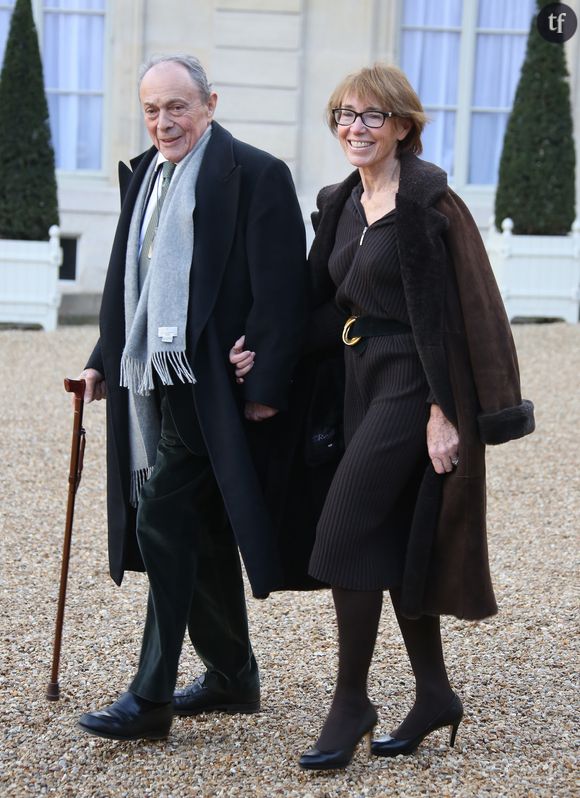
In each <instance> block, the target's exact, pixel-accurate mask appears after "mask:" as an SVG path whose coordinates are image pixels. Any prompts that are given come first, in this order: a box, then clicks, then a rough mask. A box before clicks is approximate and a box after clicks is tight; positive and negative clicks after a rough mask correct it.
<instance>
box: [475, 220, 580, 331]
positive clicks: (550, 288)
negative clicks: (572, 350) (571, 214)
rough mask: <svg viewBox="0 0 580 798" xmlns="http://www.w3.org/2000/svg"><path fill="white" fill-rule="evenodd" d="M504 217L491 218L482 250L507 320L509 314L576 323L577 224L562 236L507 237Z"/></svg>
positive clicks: (579, 299) (579, 288) (579, 297)
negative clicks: (499, 227) (499, 222)
mask: <svg viewBox="0 0 580 798" xmlns="http://www.w3.org/2000/svg"><path fill="white" fill-rule="evenodd" d="M512 229H513V222H512V220H511V219H504V220H503V222H502V232H501V233H498V232H497V231H496V229H495V224H494V223H493V221H492V222H491V223H490V232H489V235H488V237H487V241H486V248H487V253H488V255H489V259H490V261H491V265H492V268H493V271H494V274H495V278H496V280H497V282H498V285H499V290H500V292H501V295H502V298H503V301H504V305H505V308H506V311H507V314H508V317H509V319H510V321H512V320H513V319H515V318H546V319H563V320H564V321H567V322H571V323H572V324H576V323H577V322H578V320H579V316H578V309H579V304H580V222H579V221H578V220H577V221H575V222H574V224H573V225H572V232H570V233H568V235H565V236H520V235H513V233H512Z"/></svg>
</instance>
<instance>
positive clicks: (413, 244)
mask: <svg viewBox="0 0 580 798" xmlns="http://www.w3.org/2000/svg"><path fill="white" fill-rule="evenodd" d="M359 180H360V177H359V174H358V172H355V173H353V174H351V175H350V177H348V178H347V179H346V180H345V181H344V182H343V183H340V184H338V185H335V186H330V187H327V188H325V189H323V190H322V191H321V192H320V194H319V198H318V208H319V211H318V213H316V214H314V215H313V222H314V224H315V227H316V237H315V241H314V243H313V246H312V250H311V253H310V264H311V269H312V277H313V281H314V292H315V299H316V305H317V306H318V308H319V311H320V313H319V314H318V318H319V320H320V319H323V320H324V321H323V322H320V321H319V327H320V331H319V332H320V333H321V337H320V341H319V343H320V344H321V345H322V346H324V344H325V343H329V342H330V341H329V335H331V336H332V338H334V340H339V335H340V329H341V327H342V324H343V323H344V317H343V316H342V315H341V313H340V311H339V310H338V308H336V305H335V304H334V293H335V287H334V285H333V284H332V282H331V280H330V277H329V274H328V258H329V255H330V253H331V251H332V247H333V244H334V238H335V233H336V227H337V224H338V219H339V217H340V213H341V211H342V208H343V206H344V203H345V202H346V199H347V197H348V196H349V194H350V192H351V191H352V189H353V187H354V186H355V185H356V183H357V182H358V181H359ZM396 208H397V215H396V226H397V236H398V246H399V254H400V262H401V275H402V279H403V285H404V290H405V295H406V299H407V306H408V311H409V317H410V320H411V325H412V328H413V334H414V336H415V341H416V345H417V350H418V353H419V356H420V358H421V361H422V363H423V367H424V369H425V374H426V375H427V379H428V381H429V385H430V387H431V391H432V394H433V395H434V396H435V401H436V402H437V403H438V404H439V405H440V406H441V408H442V410H443V412H444V413H445V415H446V416H447V417H448V418H449V419H450V420H451V421H452V422H453V423H454V424H455V425H456V426H457V429H458V432H459V441H460V443H459V465H458V467H457V468H456V469H455V470H454V471H453V473H451V474H448V475H445V476H439V475H437V474H436V473H435V471H434V470H433V468H432V466H431V465H429V466H428V468H427V470H426V472H425V475H424V478H423V483H422V486H421V489H420V492H419V497H418V500H417V504H416V507H415V513H414V520H413V524H412V528H411V532H410V538H409V545H408V550H407V560H406V566H405V574H404V578H403V586H402V595H403V610H404V612H405V614H406V615H408V616H409V617H417V616H419V615H421V614H430V615H440V614H451V615H455V616H457V617H458V618H467V619H478V618H484V617H486V616H488V615H492V614H494V613H495V612H496V611H497V605H496V601H495V597H494V594H493V588H492V584H491V577H490V571H489V562H488V551H487V535H486V523H485V445H486V444H498V443H504V442H506V441H509V440H512V439H514V438H520V437H522V436H523V435H527V434H528V433H530V432H532V431H533V429H534V416H533V405H532V404H531V402H528V401H525V400H524V401H522V397H521V393H520V379H519V370H518V362H517V356H516V351H515V347H514V342H513V338H512V334H511V330H510V325H509V321H508V319H507V316H506V314H505V311H504V307H503V302H502V299H501V296H500V294H499V291H498V288H497V285H496V282H495V279H494V276H493V273H492V270H491V267H490V264H489V260H488V258H487V254H486V251H485V248H484V245H483V242H482V240H481V236H480V234H479V231H478V229H477V226H476V224H475V222H474V220H473V218H472V217H471V214H470V213H469V211H468V210H467V208H466V206H465V205H464V203H463V202H462V200H461V199H460V198H459V197H458V196H457V195H456V194H455V193H454V192H453V191H452V190H451V189H449V188H448V186H447V178H446V175H445V173H444V172H443V171H442V170H441V169H439V168H438V167H437V166H434V165H433V164H430V163H427V162H425V161H422V160H420V159H419V158H417V157H415V156H414V155H410V154H405V155H402V156H401V173H400V182H399V192H398V195H397V201H396ZM313 326H314V328H315V329H316V327H317V323H316V322H315V323H314V324H313ZM322 331H324V332H323V334H322ZM325 336H326V341H325V340H323V339H324V337H325ZM335 336H336V337H335Z"/></svg>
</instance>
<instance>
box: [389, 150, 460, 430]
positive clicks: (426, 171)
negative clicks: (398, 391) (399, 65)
mask: <svg viewBox="0 0 580 798" xmlns="http://www.w3.org/2000/svg"><path fill="white" fill-rule="evenodd" d="M446 190H447V178H446V175H445V172H443V170H441V169H439V167H437V166H434V165H433V164H430V163H427V162H425V161H421V160H420V159H419V158H417V157H416V156H414V155H410V154H409V155H403V156H401V176H400V182H399V192H398V194H397V214H396V218H395V224H396V228H397V243H398V247H399V259H400V263H401V279H402V281H403V288H404V291H405V299H406V301H407V311H408V313H409V319H410V321H411V327H412V328H413V335H414V337H415V344H416V346H417V352H418V353H419V357H420V358H421V362H422V364H423V368H424V370H425V373H426V375H427V378H428V380H429V384H430V386H431V389H432V390H433V392H434V393H435V396H436V398H437V401H438V402H439V404H441V406H442V407H443V410H444V412H445V414H446V415H447V416H448V418H450V419H455V416H456V413H455V403H454V401H453V396H452V393H451V387H450V385H449V380H448V379H447V373H448V368H447V363H446V355H445V345H444V331H445V330H444V327H445V297H446V279H447V268H448V257H447V251H446V249H445V243H444V234H445V230H446V229H447V226H448V220H447V218H446V217H445V216H444V215H443V214H442V213H440V212H439V211H438V210H437V209H436V208H435V207H434V205H435V203H437V201H438V200H439V199H440V198H441V197H442V196H443V194H444V193H445V192H446Z"/></svg>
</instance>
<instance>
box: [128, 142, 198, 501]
mask: <svg viewBox="0 0 580 798" xmlns="http://www.w3.org/2000/svg"><path fill="white" fill-rule="evenodd" d="M210 135H211V127H208V129H207V130H206V131H205V132H204V134H203V135H202V136H201V138H200V139H199V141H198V142H197V144H196V146H195V147H194V148H193V150H192V151H191V152H190V153H189V154H188V155H187V156H186V157H185V158H184V159H183V161H182V162H181V163H180V164H179V165H178V168H177V169H176V170H175V173H174V175H173V179H172V181H171V184H170V186H169V190H168V192H167V196H166V198H165V202H164V203H163V207H162V209H161V215H160V217H159V228H158V231H157V234H156V236H155V245H154V248H153V254H152V257H151V262H150V264H149V269H148V270H147V276H146V278H145V282H144V283H143V287H142V290H141V294H139V236H140V230H141V220H142V218H143V214H144V211H145V204H146V199H147V188H148V186H149V185H150V180H151V179H152V176H153V174H154V172H155V168H156V159H153V161H152V163H151V165H150V167H149V169H148V170H147V174H146V175H145V179H144V180H143V183H142V184H141V188H140V190H139V195H138V197H137V201H136V203H135V209H134V211H133V217H132V219H131V225H130V228H129V237H128V240H127V256H126V262H125V349H124V350H123V355H122V357H121V386H123V387H125V388H128V389H129V445H130V456H131V495H130V500H131V504H132V505H133V506H136V505H137V501H138V498H139V492H140V490H141V487H142V485H143V483H144V482H145V481H146V480H147V478H148V477H149V475H150V474H151V470H152V468H153V465H154V463H155V456H156V452H157V444H158V442H159V437H160V419H159V412H158V409H157V403H156V401H155V398H154V397H152V396H151V395H150V394H151V391H152V390H154V388H155V384H154V381H153V370H154V369H155V372H156V373H157V375H158V376H159V379H160V380H161V382H162V383H163V384H164V385H173V379H172V372H173V375H174V376H177V377H178V379H179V380H181V382H190V383H194V382H195V377H194V376H193V372H192V369H191V365H190V364H189V362H188V360H187V357H186V351H185V350H186V323H187V310H188V303H189V292H190V290H189V273H190V269H191V261H192V257H193V236H194V231H193V218H192V214H193V210H194V208H195V189H196V184H197V176H198V174H199V170H200V167H201V162H202V159H203V155H204V152H205V148H206V146H207V143H208V141H209V137H210ZM168 219H171V223H170V224H167V223H166V220H168Z"/></svg>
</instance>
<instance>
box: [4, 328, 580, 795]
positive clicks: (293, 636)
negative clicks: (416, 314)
mask: <svg viewBox="0 0 580 798" xmlns="http://www.w3.org/2000/svg"><path fill="white" fill-rule="evenodd" d="M514 333H515V336H516V340H517V344H518V349H519V354H520V361H521V368H522V379H523V384H524V394H525V396H527V397H529V398H531V399H533V400H534V402H535V404H536V409H537V426H538V429H537V432H536V433H535V434H534V435H532V436H530V437H529V438H526V439H524V440H521V441H516V442H513V443H511V444H509V445H508V446H502V447H498V448H494V449H491V450H490V451H489V459H488V462H489V528H490V535H489V536H490V550H491V559H492V572H493V574H494V579H495V586H496V590H497V595H498V601H499V604H500V614H499V615H498V616H496V617H495V618H492V619H490V620H488V621H484V622H480V623H464V622H459V621H457V620H455V619H450V618H447V619H445V620H444V638H445V640H444V642H445V647H446V652H447V661H448V665H449V671H450V675H451V678H452V681H453V684H454V686H455V688H456V689H457V691H458V692H459V693H460V695H461V696H462V698H463V701H464V704H465V707H466V717H465V720H464V722H463V724H462V725H461V726H460V729H459V734H458V738H457V744H456V748H455V749H450V748H449V747H448V746H447V736H446V735H447V732H446V731H441V732H436V733H435V734H433V735H432V736H430V737H429V738H428V739H427V740H426V741H425V742H424V743H423V745H422V746H421V747H420V748H419V750H418V751H417V753H416V754H415V755H413V756H411V757H399V758H398V759H394V760H380V759H376V758H373V759H372V760H369V759H368V758H367V756H366V753H365V751H364V750H363V746H360V747H359V749H358V750H357V753H356V755H355V758H354V760H353V762H352V763H351V765H350V767H349V768H348V769H347V770H346V771H344V772H340V773H335V774H327V775H324V774H322V775H321V774H315V773H314V774H313V773H304V772H302V771H300V769H299V768H298V766H297V764H296V759H297V756H298V755H299V754H300V753H301V752H302V751H303V750H304V749H305V748H307V747H309V745H310V744H311V743H312V742H313V741H314V740H315V739H316V736H317V733H318V730H319V727H320V724H321V721H322V718H323V714H324V712H325V709H326V706H327V705H328V701H329V698H330V695H331V690H332V682H333V674H334V668H335V640H334V637H335V633H334V623H333V613H332V608H331V603H330V595H329V593H328V592H327V591H322V592H318V593H316V594H289V593H286V594H283V595H276V596H274V597H272V598H270V599H268V600H267V601H265V602H258V601H254V600H250V603H249V612H250V622H251V627H252V631H253V640H254V645H255V649H256V653H257V656H258V660H259V663H260V666H261V672H262V687H263V711H262V712H260V713H259V714H257V715H253V716H248V717H244V716H227V715H219V716H218V715H206V716H202V717H201V718H199V719H197V720H195V719H179V718H178V719H176V721H175V723H174V725H173V728H172V731H171V735H170V737H169V739H168V740H167V741H165V742H157V743H152V742H149V743H143V742H137V743H118V742H111V741H106V740H101V739H97V738H94V737H89V736H87V735H85V734H84V733H82V732H81V731H80V730H79V729H78V727H77V726H76V720H77V718H78V716H79V714H80V713H81V712H83V711H85V710H87V709H90V708H93V709H94V708H97V707H100V706H103V705H104V704H107V703H109V702H111V701H112V700H114V699H115V697H116V696H117V694H118V693H119V692H121V691H122V690H124V689H125V687H126V685H127V684H128V682H129V680H130V679H131V677H132V675H133V672H134V669H135V665H136V660H137V654H138V650H139V643H140V635H141V627H142V621H143V613H144V603H145V595H146V581H145V578H144V576H143V575H142V574H129V575H128V576H127V578H126V580H125V582H124V584H123V587H122V588H121V589H118V588H116V587H115V586H114V584H113V583H112V581H111V580H110V579H109V577H108V574H107V557H106V532H105V499H104V489H105V470H104V407H103V405H102V404H100V405H91V406H88V407H87V409H86V414H85V426H86V429H87V455H86V458H85V468H84V473H83V481H82V484H81V487H80V490H79V493H78V497H77V510H76V518H75V528H74V534H73V547H72V558H71V573H70V579H69V588H68V600H67V609H66V617H65V631H64V641H63V655H62V664H61V674H60V685H61V699H60V701H58V702H48V701H47V700H46V698H45V690H46V685H47V682H48V679H49V674H50V663H51V652H52V635H53V630H54V618H55V611H56V598H57V589H58V580H59V569H60V556H61V547H62V537H63V528H64V518H65V508H66V495H67V477H68V458H69V451H70V435H71V429H72V414H71V410H70V404H69V402H70V399H69V397H68V396H67V395H66V394H65V393H64V391H63V389H62V378H63V376H65V375H71V376H74V375H76V374H77V373H78V371H79V369H80V367H81V365H82V364H83V363H84V360H85V358H86V356H87V354H88V353H89V352H90V349H91V347H92V343H93V342H94V339H95V337H96V330H95V328H92V327H67V328H61V329H59V330H58V331H57V332H55V333H43V332H39V331H32V330H28V331H23V330H4V331H1V332H0V351H1V352H2V356H1V362H0V419H1V422H2V435H1V438H0V455H1V462H2V463H3V464H4V471H3V473H4V478H3V487H2V502H1V505H0V507H1V523H2V529H1V546H2V550H1V552H0V557H1V563H2V571H1V577H0V590H1V596H2V611H1V624H2V625H1V636H2V648H1V651H2V661H1V667H0V689H1V691H2V692H1V700H0V729H1V731H0V734H1V737H2V747H1V750H0V795H2V796H6V797H8V796H10V797H11V798H12V797H14V798H23V797H24V796H40V795H58V796H74V798H83V797H86V796H98V798H105V797H106V796H115V797H116V798H117V797H118V798H121V796H124V797H128V798H129V797H130V798H145V797H146V796H154V798H188V797H189V796H196V797H197V796H200V798H221V797H222V796H228V797H229V796H235V797H237V796H240V798H241V797H242V796H244V797H245V796H248V797H252V798H254V797H255V798H274V797H275V796H283V797H288V798H294V797H296V798H335V797H338V796H341V797H342V796H353V798H359V796H360V797H361V798H362V796H368V797H369V798H379V797H380V798H382V797H383V796H402V797H403V796H405V797H407V796H408V797H409V798H420V797H421V796H453V798H459V797H460V796H470V797H471V796H477V798H479V797H480V796H494V797H495V796H546V798H552V796H571V795H574V794H576V795H580V790H578V781H577V780H576V779H577V777H576V773H575V768H576V765H577V748H576V747H575V742H576V741H575V736H576V732H577V728H578V713H577V710H576V709H575V706H574V705H575V701H576V698H577V695H578V684H577V665H578V659H577V657H575V654H577V650H578V636H577V626H578V618H577V607H578V604H577V590H576V586H577V583H576V584H575V580H574V573H575V564H576V560H577V555H578V545H577V541H578V535H577V531H578V516H579V514H580V490H579V487H580V484H579V483H580V476H579V468H578V451H579V450H580V432H579V430H580V425H579V423H578V419H579V418H580V390H579V388H580V385H579V373H580V368H579V367H580V359H579V356H578V353H579V352H580V325H576V326H571V325H564V324H553V325H529V326H528V325H524V326H516V327H515V328H514ZM198 671H199V666H198V663H197V662H196V661H195V657H194V655H193V654H191V653H190V651H189V650H185V651H184V655H183V657H182V662H181V673H180V683H181V684H183V683H186V682H187V681H188V680H189V679H190V678H191V677H193V676H194V675H196V674H197V673H198ZM370 690H371V696H372V698H373V700H374V701H375V702H376V704H377V706H378V708H379V716H380V730H381V732H386V731H388V730H389V729H390V728H392V727H393V726H395V725H397V723H398V722H399V721H400V719H401V718H402V716H403V715H404V713H405V712H406V711H407V709H408V708H409V704H410V695H411V690H412V681H411V679H410V676H409V672H408V667H407V663H406V658H405V656H404V653H403V649H402V643H401V640H400V637H399V634H398V631H397V628H396V626H395V624H394V622H393V617H392V613H391V612H390V611H389V605H388V602H386V603H385V612H384V617H383V619H382V622H381V631H380V638H379V641H378V646H377V653H376V657H375V660H374V663H373V667H372V672H371V677H370Z"/></svg>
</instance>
